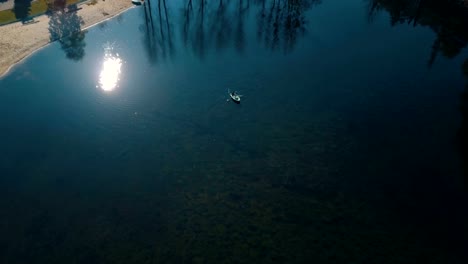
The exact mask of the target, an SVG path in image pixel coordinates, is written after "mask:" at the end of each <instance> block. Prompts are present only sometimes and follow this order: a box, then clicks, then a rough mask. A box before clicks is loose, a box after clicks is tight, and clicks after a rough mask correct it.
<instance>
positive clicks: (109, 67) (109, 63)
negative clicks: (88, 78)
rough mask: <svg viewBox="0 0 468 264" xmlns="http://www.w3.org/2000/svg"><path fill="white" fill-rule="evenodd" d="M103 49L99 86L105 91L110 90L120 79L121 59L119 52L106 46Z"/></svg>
mask: <svg viewBox="0 0 468 264" xmlns="http://www.w3.org/2000/svg"><path fill="white" fill-rule="evenodd" d="M104 50H105V54H104V61H103V64H102V69H101V73H100V75H99V87H100V88H101V89H102V90H103V91H105V92H111V91H113V90H114V89H115V88H116V87H117V84H118V82H119V80H120V69H121V67H122V59H121V58H120V57H119V54H114V53H113V52H112V48H111V47H106V48H105V49H104Z"/></svg>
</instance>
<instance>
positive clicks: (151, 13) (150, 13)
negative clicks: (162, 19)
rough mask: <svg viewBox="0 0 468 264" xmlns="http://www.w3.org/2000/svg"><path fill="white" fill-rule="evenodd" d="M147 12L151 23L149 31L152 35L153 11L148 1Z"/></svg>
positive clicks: (149, 0)
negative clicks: (150, 30)
mask: <svg viewBox="0 0 468 264" xmlns="http://www.w3.org/2000/svg"><path fill="white" fill-rule="evenodd" d="M148 12H149V17H150V21H151V29H152V31H153V34H154V22H153V9H152V8H151V0H148Z"/></svg>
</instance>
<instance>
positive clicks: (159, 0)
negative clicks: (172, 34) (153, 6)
mask: <svg viewBox="0 0 468 264" xmlns="http://www.w3.org/2000/svg"><path fill="white" fill-rule="evenodd" d="M158 13H159V31H160V32H161V38H162V39H163V40H164V32H163V29H162V16H161V0H158Z"/></svg>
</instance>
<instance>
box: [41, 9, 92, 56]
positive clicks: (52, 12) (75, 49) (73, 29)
mask: <svg viewBox="0 0 468 264" xmlns="http://www.w3.org/2000/svg"><path fill="white" fill-rule="evenodd" d="M54 3H55V4H53V5H49V11H48V15H49V18H50V20H49V32H50V40H51V41H56V40H58V41H59V42H60V45H61V48H62V50H63V51H64V52H65V54H66V56H67V58H69V59H71V60H74V61H79V60H81V59H82V58H83V57H84V55H85V50H84V48H85V46H86V43H85V41H84V39H85V35H86V31H82V30H81V26H82V25H83V24H84V21H83V19H82V18H81V17H80V16H78V14H77V13H76V10H77V6H76V5H70V6H68V7H65V3H64V2H63V0H56V1H55V2H54Z"/></svg>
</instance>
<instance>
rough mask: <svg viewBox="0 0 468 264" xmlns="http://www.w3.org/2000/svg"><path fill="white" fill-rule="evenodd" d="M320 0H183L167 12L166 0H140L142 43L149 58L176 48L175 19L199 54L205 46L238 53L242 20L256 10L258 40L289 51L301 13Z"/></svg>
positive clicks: (302, 23)
mask: <svg viewBox="0 0 468 264" xmlns="http://www.w3.org/2000/svg"><path fill="white" fill-rule="evenodd" d="M319 3H321V0H236V1H223V0H214V1H201V0H186V1H185V3H184V4H183V7H182V9H181V12H180V13H174V12H171V11H172V10H169V7H168V6H167V5H166V0H148V1H146V3H145V4H144V21H145V24H144V25H143V26H142V27H140V30H141V31H142V32H143V33H144V36H143V38H144V43H145V49H146V50H147V52H148V57H149V58H150V60H151V61H153V62H156V60H157V59H156V58H159V57H161V58H163V57H167V55H168V54H174V52H175V49H174V45H173V41H174V31H173V30H172V27H173V26H172V25H171V22H173V21H175V20H176V19H173V18H171V16H177V15H179V16H178V17H179V19H180V23H177V24H178V25H180V26H179V28H178V29H177V30H178V32H180V36H181V38H182V39H181V41H182V44H183V45H184V47H185V48H187V49H188V50H190V51H192V52H193V53H194V54H195V55H196V56H197V57H198V58H200V59H203V58H204V56H205V54H206V51H207V50H208V49H212V48H213V49H215V50H217V51H221V50H224V49H226V48H231V47H232V48H234V49H235V50H236V51H237V52H238V53H239V54H242V53H244V51H245V49H246V46H247V44H248V43H247V37H246V34H247V28H246V24H247V22H248V19H249V14H250V13H252V14H256V18H257V19H256V21H257V22H256V27H257V30H256V32H257V40H258V41H259V42H260V43H261V45H262V46H264V47H265V48H267V49H268V50H271V51H278V50H281V51H283V52H285V53H289V52H292V51H293V50H294V48H295V45H296V42H297V41H298V39H299V38H300V37H301V36H303V35H304V34H305V33H306V20H305V18H304V13H305V12H306V11H307V10H309V9H310V8H311V7H312V6H314V5H316V4H319Z"/></svg>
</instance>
